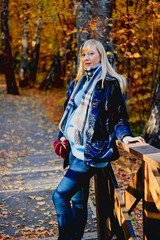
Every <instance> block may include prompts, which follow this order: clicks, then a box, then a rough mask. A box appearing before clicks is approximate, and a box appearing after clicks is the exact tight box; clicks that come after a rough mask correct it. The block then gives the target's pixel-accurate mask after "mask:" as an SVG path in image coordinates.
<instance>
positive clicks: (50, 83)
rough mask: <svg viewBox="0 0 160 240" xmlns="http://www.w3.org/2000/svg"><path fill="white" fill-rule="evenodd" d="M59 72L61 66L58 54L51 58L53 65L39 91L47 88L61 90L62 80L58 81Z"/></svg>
mask: <svg viewBox="0 0 160 240" xmlns="http://www.w3.org/2000/svg"><path fill="white" fill-rule="evenodd" d="M61 71H62V64H61V60H60V56H59V53H58V54H57V55H56V56H54V57H53V63H52V65H51V68H50V71H49V73H48V74H47V76H46V78H45V79H44V81H43V82H42V83H41V84H40V87H39V89H41V90H47V89H49V88H62V87H63V85H64V82H63V80H62V79H60V76H61ZM62 75H63V74H62Z"/></svg>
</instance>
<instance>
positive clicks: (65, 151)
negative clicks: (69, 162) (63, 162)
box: [53, 139, 71, 158]
mask: <svg viewBox="0 0 160 240" xmlns="http://www.w3.org/2000/svg"><path fill="white" fill-rule="evenodd" d="M53 147H54V150H55V153H56V154H57V155H59V156H60V157H62V158H65V157H67V156H68V155H69V153H70V150H71V148H70V144H69V141H68V140H67V139H65V140H64V141H61V140H56V141H55V142H54V143H53Z"/></svg>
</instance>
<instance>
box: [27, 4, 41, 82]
mask: <svg viewBox="0 0 160 240" xmlns="http://www.w3.org/2000/svg"><path fill="white" fill-rule="evenodd" d="M38 12H39V14H40V16H39V17H38V19H37V23H36V30H35V36H34V39H33V41H32V47H33V49H32V53H31V61H30V63H29V65H30V80H31V82H32V83H35V82H36V73H37V66H38V60H39V49H40V32H41V12H42V6H40V5H39V6H38Z"/></svg>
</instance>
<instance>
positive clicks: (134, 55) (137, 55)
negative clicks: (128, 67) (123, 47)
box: [125, 51, 141, 58]
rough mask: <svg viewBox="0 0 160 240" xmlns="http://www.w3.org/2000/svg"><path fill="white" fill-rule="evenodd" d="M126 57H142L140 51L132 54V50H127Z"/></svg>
mask: <svg viewBox="0 0 160 240" xmlns="http://www.w3.org/2000/svg"><path fill="white" fill-rule="evenodd" d="M125 57H126V58H140V57H141V56H140V54H139V53H138V52H136V53H133V54H132V53H131V52H128V51H126V52H125Z"/></svg>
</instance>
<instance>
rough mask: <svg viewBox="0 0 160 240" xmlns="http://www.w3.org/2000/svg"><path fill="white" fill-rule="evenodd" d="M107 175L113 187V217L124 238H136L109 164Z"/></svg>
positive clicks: (133, 239)
mask: <svg viewBox="0 0 160 240" xmlns="http://www.w3.org/2000/svg"><path fill="white" fill-rule="evenodd" d="M109 176H110V181H112V184H113V187H114V188H113V196H114V209H113V211H114V215H115V218H117V220H118V222H119V225H120V226H121V227H122V229H123V233H124V237H125V239H126V240H136V239H137V237H136V235H135V233H134V230H133V226H132V223H131V220H130V218H129V215H128V212H127V209H126V206H125V202H124V198H123V197H122V191H121V189H120V188H119V187H118V184H117V181H116V177H115V175H114V172H113V169H112V166H111V165H109Z"/></svg>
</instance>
